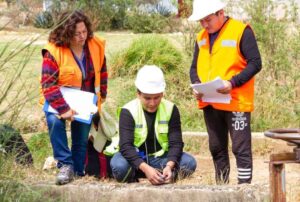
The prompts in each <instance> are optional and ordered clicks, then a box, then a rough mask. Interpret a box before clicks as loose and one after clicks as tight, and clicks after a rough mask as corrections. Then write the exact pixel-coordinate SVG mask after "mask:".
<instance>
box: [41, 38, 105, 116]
mask: <svg viewBox="0 0 300 202" xmlns="http://www.w3.org/2000/svg"><path fill="white" fill-rule="evenodd" d="M104 47H105V41H104V40H103V39H101V38H98V37H96V36H94V37H93V38H91V39H89V40H88V48H89V52H90V54H91V57H92V61H93V66H94V71H95V83H94V86H95V93H96V95H97V98H98V102H97V104H98V111H99V112H100V110H101V93H100V78H101V77H100V76H101V68H102V66H103V63H104ZM45 50H47V51H49V52H50V54H51V55H52V56H53V57H54V59H55V61H56V63H57V65H58V67H59V76H58V85H59V86H69V87H75V88H79V89H80V88H81V85H82V73H81V70H80V68H79V67H78V65H77V63H76V60H75V59H74V57H73V54H72V52H71V50H70V48H68V47H59V46H56V45H55V44H53V43H48V44H47V45H46V46H45V47H44V49H43V50H42V54H43V53H44V51H45ZM40 102H41V101H40ZM42 104H43V103H42Z"/></svg>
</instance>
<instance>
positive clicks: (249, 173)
mask: <svg viewBox="0 0 300 202" xmlns="http://www.w3.org/2000/svg"><path fill="white" fill-rule="evenodd" d="M239 175H251V172H247V173H241V172H239Z"/></svg>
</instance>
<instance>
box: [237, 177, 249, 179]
mask: <svg viewBox="0 0 300 202" xmlns="http://www.w3.org/2000/svg"><path fill="white" fill-rule="evenodd" d="M250 177H251V176H238V178H239V179H249V178H250Z"/></svg>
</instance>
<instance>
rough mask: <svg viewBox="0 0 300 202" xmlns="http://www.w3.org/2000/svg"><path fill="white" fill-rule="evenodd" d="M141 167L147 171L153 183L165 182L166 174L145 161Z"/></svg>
mask: <svg viewBox="0 0 300 202" xmlns="http://www.w3.org/2000/svg"><path fill="white" fill-rule="evenodd" d="M139 168H140V169H141V170H142V171H143V172H144V173H145V175H146V177H147V179H148V180H149V182H150V183H151V184H153V185H160V184H164V183H165V180H164V176H163V175H162V174H161V173H160V172H159V171H158V170H156V169H155V168H153V167H151V166H149V165H148V164H146V163H145V162H143V163H142V164H141V165H140V166H139Z"/></svg>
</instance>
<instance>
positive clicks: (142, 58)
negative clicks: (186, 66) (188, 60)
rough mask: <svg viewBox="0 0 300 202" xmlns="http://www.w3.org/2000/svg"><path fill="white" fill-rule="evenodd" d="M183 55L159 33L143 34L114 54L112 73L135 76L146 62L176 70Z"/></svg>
mask: <svg viewBox="0 0 300 202" xmlns="http://www.w3.org/2000/svg"><path fill="white" fill-rule="evenodd" d="M182 57H183V55H182V54H181V53H180V51H179V50H177V49H176V48H175V47H174V46H172V45H171V44H170V42H169V41H168V39H166V38H163V37H160V36H158V35H147V36H142V37H140V38H139V39H136V40H134V41H133V42H132V44H131V45H130V46H129V47H128V48H127V49H125V50H122V51H120V52H118V53H117V54H116V55H114V56H113V58H112V65H111V75H112V76H135V75H136V73H137V70H138V69H139V68H140V67H141V66H143V65H145V64H155V65H157V66H160V67H161V68H162V69H163V70H164V71H165V72H170V71H174V70H176V69H177V68H178V66H180V65H181V64H182V62H183V60H182Z"/></svg>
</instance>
